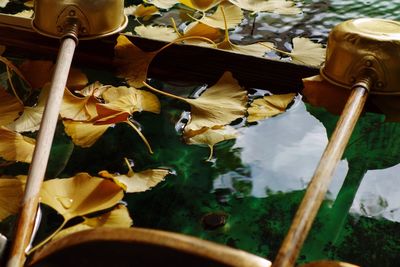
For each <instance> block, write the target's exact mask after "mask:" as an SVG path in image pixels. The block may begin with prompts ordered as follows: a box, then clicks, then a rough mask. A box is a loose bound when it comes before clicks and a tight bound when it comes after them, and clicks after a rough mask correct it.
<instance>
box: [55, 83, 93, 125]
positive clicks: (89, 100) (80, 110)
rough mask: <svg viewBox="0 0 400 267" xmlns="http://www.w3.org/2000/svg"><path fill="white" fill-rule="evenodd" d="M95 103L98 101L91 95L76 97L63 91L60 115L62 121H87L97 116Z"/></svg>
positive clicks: (66, 90)
mask: <svg viewBox="0 0 400 267" xmlns="http://www.w3.org/2000/svg"><path fill="white" fill-rule="evenodd" d="M97 103H99V101H98V100H97V98H96V97H95V96H93V95H89V96H83V97H78V96H76V95H74V94H72V93H71V92H70V91H69V90H68V89H65V92H64V97H63V101H62V104H61V109H60V115H61V117H62V118H64V119H71V120H75V121H89V120H92V119H93V118H95V117H96V116H97V110H96V104H97Z"/></svg>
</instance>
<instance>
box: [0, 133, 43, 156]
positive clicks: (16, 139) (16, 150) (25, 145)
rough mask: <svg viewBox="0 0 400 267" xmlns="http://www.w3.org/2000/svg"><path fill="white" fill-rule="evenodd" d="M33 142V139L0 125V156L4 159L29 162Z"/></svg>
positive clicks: (33, 146)
mask: <svg viewBox="0 0 400 267" xmlns="http://www.w3.org/2000/svg"><path fill="white" fill-rule="evenodd" d="M35 143H36V142H35V139H32V138H29V137H27V136H23V135H21V134H20V133H16V132H14V131H11V130H9V129H7V128H6V127H3V126H1V127H0V157H2V158H3V159H5V160H8V161H19V162H26V163H30V162H31V160H32V155H33V150H34V148H35Z"/></svg>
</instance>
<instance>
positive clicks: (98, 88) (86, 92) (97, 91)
mask: <svg viewBox="0 0 400 267" xmlns="http://www.w3.org/2000/svg"><path fill="white" fill-rule="evenodd" d="M109 87H111V85H103V84H101V83H100V82H98V81H96V82H94V83H92V84H89V85H88V86H86V87H84V88H83V89H81V90H79V91H75V93H77V94H80V95H82V96H94V97H96V98H101V95H102V94H103V92H104V91H105V90H107V89H108V88H109Z"/></svg>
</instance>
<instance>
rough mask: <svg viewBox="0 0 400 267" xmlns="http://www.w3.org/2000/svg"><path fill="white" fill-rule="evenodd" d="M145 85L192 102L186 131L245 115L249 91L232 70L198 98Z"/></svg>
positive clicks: (227, 122) (230, 120)
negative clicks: (186, 96)
mask: <svg viewBox="0 0 400 267" xmlns="http://www.w3.org/2000/svg"><path fill="white" fill-rule="evenodd" d="M145 85H146V86H147V87H148V88H150V89H151V90H153V91H155V92H158V93H160V94H164V95H167V96H170V97H173V98H176V99H179V100H181V101H184V102H186V103H188V104H190V106H191V119H190V121H189V123H188V124H187V125H186V127H185V130H186V131H197V130H200V129H202V128H203V127H208V128H212V127H214V126H217V125H226V124H229V123H230V122H232V121H234V120H235V119H238V118H240V117H243V116H244V115H245V112H246V104H247V91H246V90H244V89H243V88H242V87H241V86H240V85H239V84H238V82H237V81H236V80H235V79H234V78H233V76H232V74H231V73H230V72H225V73H224V74H223V75H222V77H221V78H220V79H219V80H218V82H217V83H216V84H215V85H213V86H211V87H210V88H208V89H207V90H206V91H205V92H204V93H203V94H202V95H201V96H200V97H198V98H196V99H190V98H183V97H178V96H175V95H171V94H168V93H165V92H163V91H160V90H157V89H156V88H154V87H151V86H150V85H148V84H146V83H145Z"/></svg>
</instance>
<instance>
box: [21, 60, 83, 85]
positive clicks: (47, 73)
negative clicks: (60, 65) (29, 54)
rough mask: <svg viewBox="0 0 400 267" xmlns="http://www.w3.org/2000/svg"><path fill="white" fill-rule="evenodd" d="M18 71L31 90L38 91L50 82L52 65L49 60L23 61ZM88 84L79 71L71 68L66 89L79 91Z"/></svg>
mask: <svg viewBox="0 0 400 267" xmlns="http://www.w3.org/2000/svg"><path fill="white" fill-rule="evenodd" d="M19 69H20V71H21V73H22V74H23V76H24V77H25V78H26V80H27V81H28V82H29V84H30V85H31V86H32V88H33V89H40V88H42V87H43V86H44V85H45V84H46V83H48V82H50V81H51V78H52V75H53V69H54V63H53V62H52V61H49V60H25V61H24V62H22V63H21V65H20V66H19ZM87 83H88V79H87V77H86V75H85V74H84V73H82V72H81V71H80V70H78V69H75V68H71V70H70V72H69V76H68V80H67V87H68V88H71V89H81V88H83V87H84V86H85V85H86V84H87Z"/></svg>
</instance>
